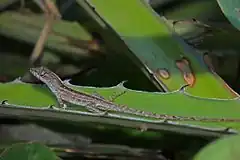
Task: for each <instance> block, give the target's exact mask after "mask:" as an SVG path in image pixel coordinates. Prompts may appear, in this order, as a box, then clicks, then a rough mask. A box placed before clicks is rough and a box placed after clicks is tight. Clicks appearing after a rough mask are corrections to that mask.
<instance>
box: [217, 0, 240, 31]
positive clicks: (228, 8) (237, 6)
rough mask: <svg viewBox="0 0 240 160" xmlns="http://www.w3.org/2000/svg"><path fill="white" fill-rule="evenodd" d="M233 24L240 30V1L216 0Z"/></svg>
mask: <svg viewBox="0 0 240 160" xmlns="http://www.w3.org/2000/svg"><path fill="white" fill-rule="evenodd" d="M216 1H217V2H218V4H219V6H220V8H221V10H222V12H223V13H224V15H225V16H226V17H227V19H228V20H229V21H230V22H231V24H232V25H233V26H234V27H236V28H237V29H238V30H240V1H238V0H228V1H225V0H216Z"/></svg>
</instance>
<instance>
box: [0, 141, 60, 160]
mask: <svg viewBox="0 0 240 160" xmlns="http://www.w3.org/2000/svg"><path fill="white" fill-rule="evenodd" d="M16 159H22V160H23V159H29V160H30V159H31V160H60V158H59V157H57V156H56V155H55V153H54V152H53V151H51V150H50V149H49V148H47V147H46V146H44V145H42V144H40V143H36V142H34V143H32V142H31V143H19V144H14V145H12V146H11V147H9V148H6V149H5V151H3V152H2V153H1V155H0V160H16Z"/></svg>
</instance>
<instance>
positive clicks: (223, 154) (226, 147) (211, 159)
mask: <svg viewBox="0 0 240 160" xmlns="http://www.w3.org/2000/svg"><path fill="white" fill-rule="evenodd" d="M239 150H240V136H239V135H233V136H226V137H223V138H221V139H218V140H216V141H214V142H212V143H210V144H209V145H207V146H206V147H204V148H203V149H202V150H201V151H200V152H199V153H198V154H197V155H196V156H195V157H194V160H237V159H239V158H240V153H239Z"/></svg>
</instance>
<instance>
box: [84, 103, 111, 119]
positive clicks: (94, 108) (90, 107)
mask: <svg viewBox="0 0 240 160" xmlns="http://www.w3.org/2000/svg"><path fill="white" fill-rule="evenodd" d="M86 109H87V110H88V111H89V112H93V113H96V114H97V115H100V116H103V115H107V113H108V111H102V110H100V109H98V107H97V105H94V104H91V103H90V104H88V105H87V106H86Z"/></svg>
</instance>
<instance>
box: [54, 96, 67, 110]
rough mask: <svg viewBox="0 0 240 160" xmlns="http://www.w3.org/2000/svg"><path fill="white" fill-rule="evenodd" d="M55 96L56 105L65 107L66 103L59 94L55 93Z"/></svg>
mask: <svg viewBox="0 0 240 160" xmlns="http://www.w3.org/2000/svg"><path fill="white" fill-rule="evenodd" d="M55 97H56V99H57V102H58V107H59V108H62V109H66V108H67V105H66V104H65V103H64V101H63V99H62V98H61V96H60V94H58V93H55Z"/></svg>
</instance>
